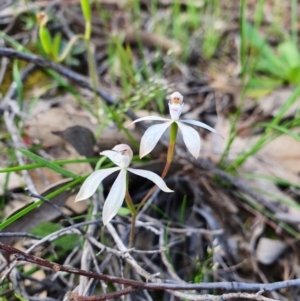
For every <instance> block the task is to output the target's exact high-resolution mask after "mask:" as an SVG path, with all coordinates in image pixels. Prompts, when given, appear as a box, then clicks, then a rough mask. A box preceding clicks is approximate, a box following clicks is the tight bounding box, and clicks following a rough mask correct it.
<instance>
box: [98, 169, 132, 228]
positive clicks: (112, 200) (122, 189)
mask: <svg viewBox="0 0 300 301" xmlns="http://www.w3.org/2000/svg"><path fill="white" fill-rule="evenodd" d="M126 173H127V171H126V169H121V171H120V173H119V175H118V177H117V178H116V180H115V182H114V184H113V186H112V187H111V189H110V192H109V194H108V196H107V198H106V200H105V203H104V206H103V213H102V219H103V224H104V225H106V224H107V223H109V222H110V220H111V219H112V218H113V217H114V216H115V215H116V214H117V213H118V211H119V209H120V208H121V206H122V204H123V201H124V198H125V193H126Z"/></svg>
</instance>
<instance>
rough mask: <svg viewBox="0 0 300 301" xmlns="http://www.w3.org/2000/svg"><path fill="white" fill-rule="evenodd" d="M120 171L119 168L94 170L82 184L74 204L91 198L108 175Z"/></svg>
mask: <svg viewBox="0 0 300 301" xmlns="http://www.w3.org/2000/svg"><path fill="white" fill-rule="evenodd" d="M118 170H120V167H112V168H106V169H101V170H96V171H94V172H93V173H91V174H90V175H89V176H88V177H87V178H86V180H85V181H84V182H83V184H82V186H81V188H80V190H79V192H78V194H77V196H76V198H75V202H79V201H83V200H86V199H88V198H89V197H91V196H92V195H93V194H94V193H95V192H96V190H97V188H98V186H99V185H100V183H101V182H102V181H103V179H105V178H106V177H108V176H109V175H110V174H112V173H114V172H116V171H118Z"/></svg>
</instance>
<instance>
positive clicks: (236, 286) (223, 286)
mask: <svg viewBox="0 0 300 301" xmlns="http://www.w3.org/2000/svg"><path fill="white" fill-rule="evenodd" d="M0 249H1V250H4V251H6V252H8V253H9V254H12V255H14V256H15V258H16V260H17V261H26V262H30V263H33V264H36V265H39V266H43V267H46V268H49V269H52V270H54V271H56V272H67V273H70V274H76V275H81V276H85V277H90V278H94V279H99V280H103V281H107V282H110V283H119V284H124V285H129V286H131V287H133V288H139V289H147V290H176V291H179V290H214V289H220V290H224V291H239V292H242V291H256V292H258V291H259V292H267V291H275V290H279V289H283V288H290V287H300V279H292V280H286V281H278V282H273V283H245V282H212V283H209V282H207V283H205V282H202V283H197V284H189V283H187V284H185V283H184V284H182V283H178V282H172V283H167V282H163V281H159V282H158V279H153V280H154V281H157V282H153V283H151V282H142V281H137V280H131V279H126V278H120V277H115V276H109V275H105V274H98V273H94V272H89V271H83V270H80V269H76V268H73V267H69V266H63V265H60V264H57V263H54V262H50V261H48V260H45V259H42V258H39V257H36V256H34V255H31V254H27V253H25V252H23V251H21V250H18V249H16V248H14V247H12V246H9V245H5V244H2V243H0Z"/></svg>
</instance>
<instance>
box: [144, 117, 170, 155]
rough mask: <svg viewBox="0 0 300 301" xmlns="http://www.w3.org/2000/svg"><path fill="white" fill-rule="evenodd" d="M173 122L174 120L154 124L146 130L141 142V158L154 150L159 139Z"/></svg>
mask: <svg viewBox="0 0 300 301" xmlns="http://www.w3.org/2000/svg"><path fill="white" fill-rule="evenodd" d="M171 123H172V121H170V120H169V122H165V123H162V124H155V125H152V126H150V127H149V128H148V129H147V130H146V132H145V133H144V135H143V137H142V139H141V143H140V158H142V157H144V156H146V155H147V154H149V153H150V152H151V151H152V150H153V148H154V147H155V145H156V144H157V142H158V140H159V139H160V137H161V136H162V134H163V133H164V132H165V130H166V129H167V128H168V127H169V126H170V125H171Z"/></svg>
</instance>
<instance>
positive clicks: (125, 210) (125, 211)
mask: <svg viewBox="0 0 300 301" xmlns="http://www.w3.org/2000/svg"><path fill="white" fill-rule="evenodd" d="M129 214H131V211H130V210H129V209H128V208H126V207H121V208H120V209H119V211H118V215H121V216H125V215H129Z"/></svg>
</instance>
